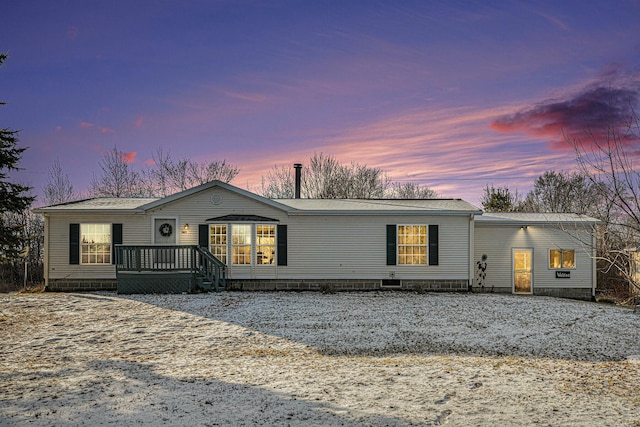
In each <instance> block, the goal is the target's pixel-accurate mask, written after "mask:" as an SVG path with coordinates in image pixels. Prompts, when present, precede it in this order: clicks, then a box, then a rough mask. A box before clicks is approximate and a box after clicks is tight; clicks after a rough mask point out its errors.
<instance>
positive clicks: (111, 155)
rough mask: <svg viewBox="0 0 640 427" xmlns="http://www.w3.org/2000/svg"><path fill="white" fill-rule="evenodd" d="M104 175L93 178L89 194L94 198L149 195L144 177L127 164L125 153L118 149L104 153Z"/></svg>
mask: <svg viewBox="0 0 640 427" xmlns="http://www.w3.org/2000/svg"><path fill="white" fill-rule="evenodd" d="M100 169H101V171H102V174H101V175H100V176H99V177H96V176H95V175H94V176H93V179H92V180H91V184H90V187H89V194H91V195H92V196H94V197H144V196H148V195H149V188H148V186H147V185H146V184H145V182H144V180H143V179H142V176H141V175H140V174H139V173H138V172H136V171H135V170H134V169H133V167H132V166H131V164H130V163H127V162H126V158H125V153H124V152H122V151H119V150H118V148H117V147H113V149H111V150H109V151H107V152H105V153H104V156H103V158H102V160H101V161H100Z"/></svg>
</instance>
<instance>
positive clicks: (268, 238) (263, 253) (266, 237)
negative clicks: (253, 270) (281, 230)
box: [256, 225, 276, 265]
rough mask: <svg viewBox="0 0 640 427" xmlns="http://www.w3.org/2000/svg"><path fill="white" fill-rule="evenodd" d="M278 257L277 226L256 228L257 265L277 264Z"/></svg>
mask: <svg viewBox="0 0 640 427" xmlns="http://www.w3.org/2000/svg"><path fill="white" fill-rule="evenodd" d="M275 256H276V226H275V225H257V226H256V264H270V265H273V264H274V263H275Z"/></svg>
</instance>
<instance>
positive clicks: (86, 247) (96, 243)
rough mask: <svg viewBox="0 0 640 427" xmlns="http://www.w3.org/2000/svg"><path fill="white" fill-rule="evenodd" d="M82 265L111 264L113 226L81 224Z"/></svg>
mask: <svg viewBox="0 0 640 427" xmlns="http://www.w3.org/2000/svg"><path fill="white" fill-rule="evenodd" d="M80 242H81V244H80V260H81V263H82V264H111V224H80Z"/></svg>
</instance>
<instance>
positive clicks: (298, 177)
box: [293, 163, 302, 199]
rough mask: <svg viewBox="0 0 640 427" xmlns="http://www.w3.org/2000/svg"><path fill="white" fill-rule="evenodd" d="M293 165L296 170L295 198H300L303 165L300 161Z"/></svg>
mask: <svg viewBox="0 0 640 427" xmlns="http://www.w3.org/2000/svg"><path fill="white" fill-rule="evenodd" d="M293 167H294V168H295V170H296V187H295V191H296V192H295V198H296V199H299V198H300V181H301V173H302V165H301V164H300V163H294V165H293Z"/></svg>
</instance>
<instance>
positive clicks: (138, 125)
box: [134, 117, 144, 128]
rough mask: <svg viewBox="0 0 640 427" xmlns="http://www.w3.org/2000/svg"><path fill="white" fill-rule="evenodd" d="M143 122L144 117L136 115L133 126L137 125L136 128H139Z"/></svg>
mask: <svg viewBox="0 0 640 427" xmlns="http://www.w3.org/2000/svg"><path fill="white" fill-rule="evenodd" d="M143 123H144V119H143V118H142V117H138V118H137V119H136V122H135V124H134V126H135V127H137V128H139V127H141V126H142V124H143Z"/></svg>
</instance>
